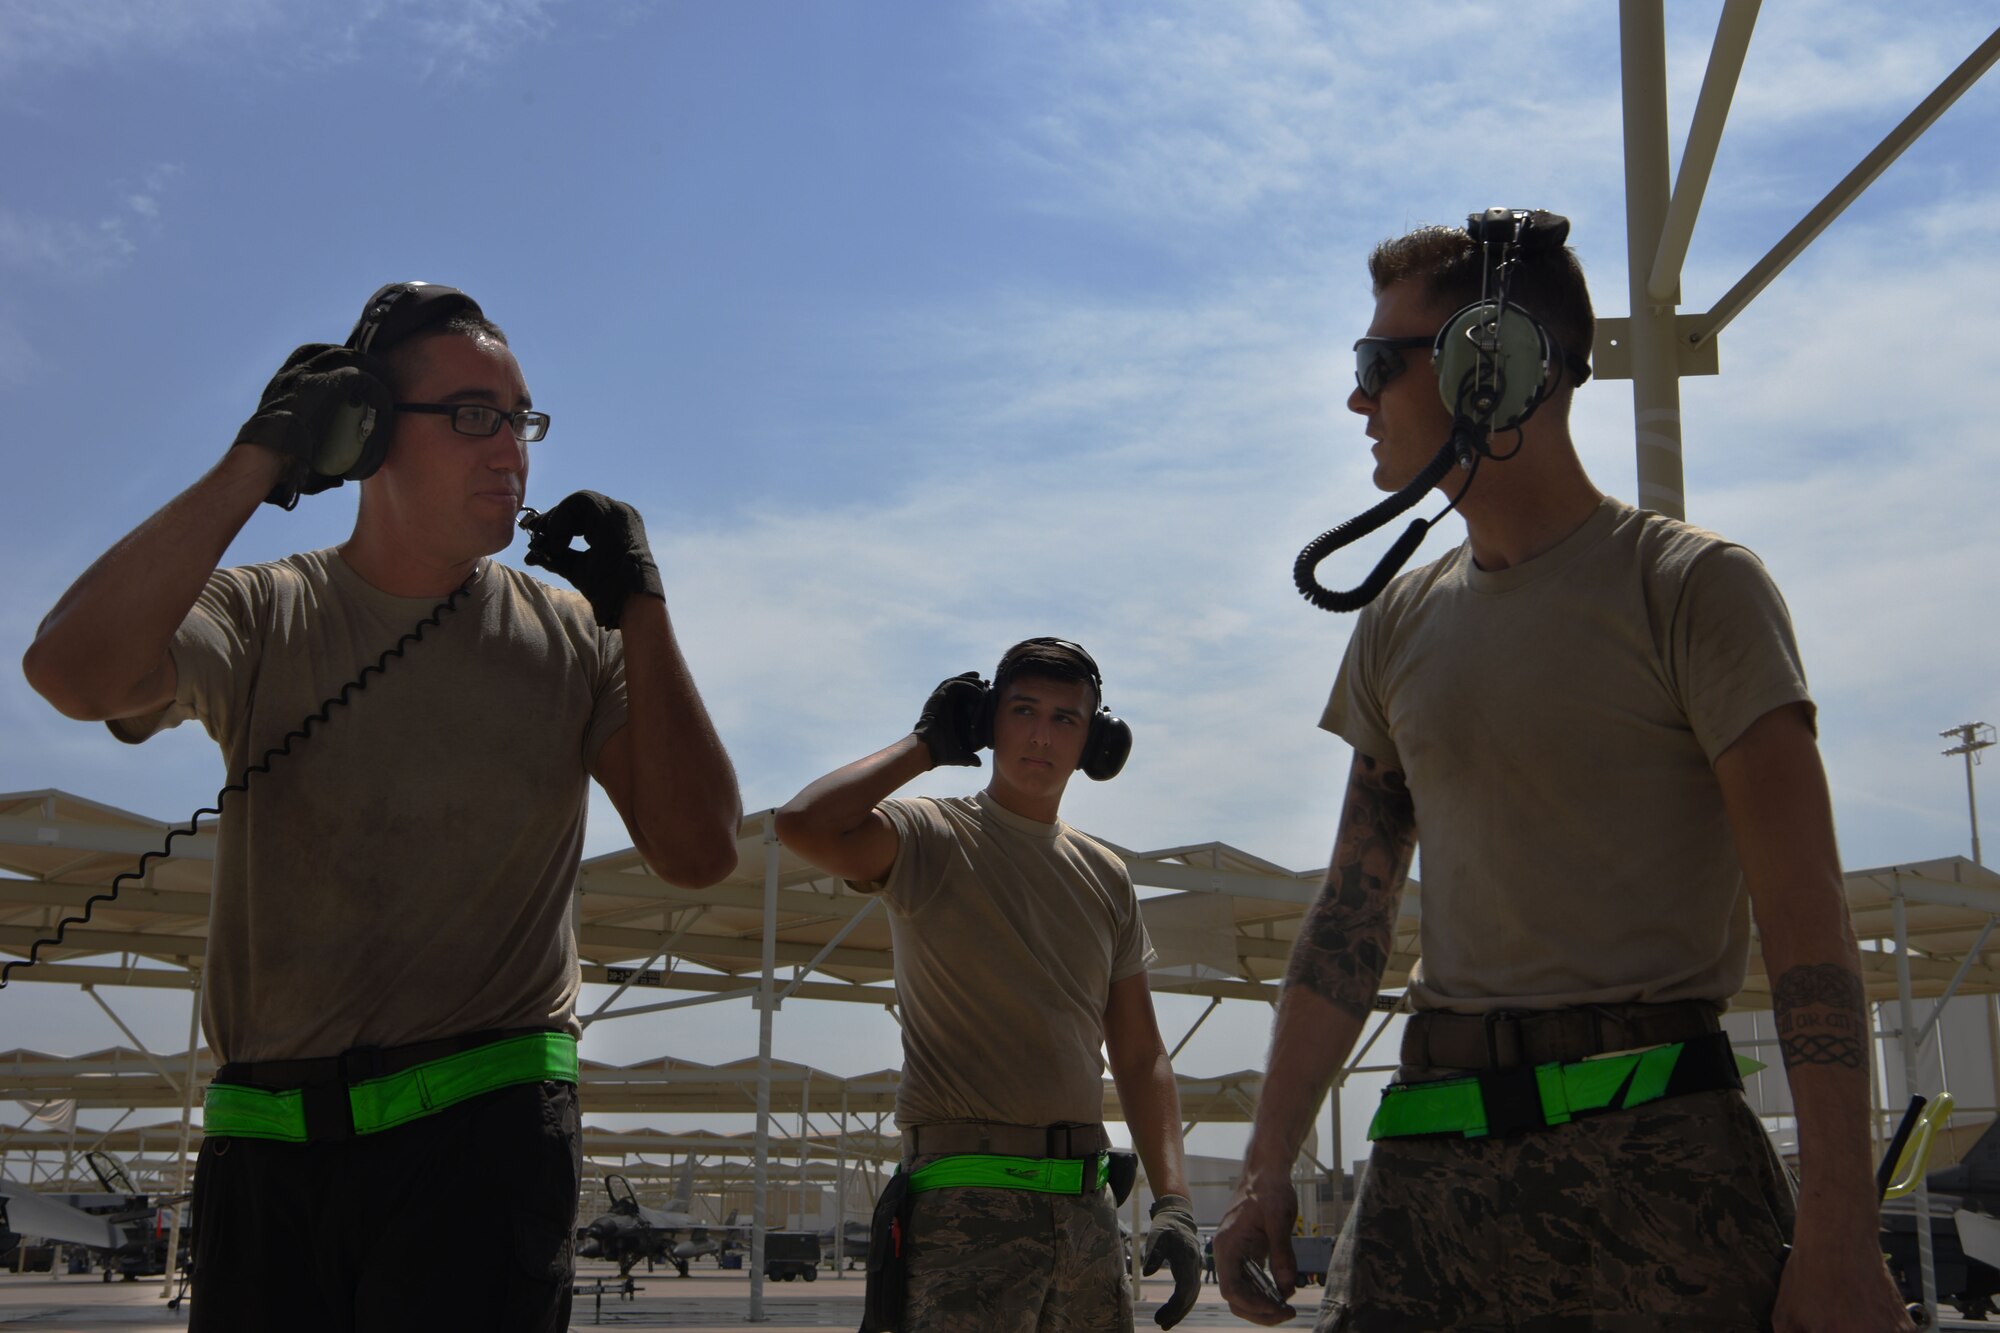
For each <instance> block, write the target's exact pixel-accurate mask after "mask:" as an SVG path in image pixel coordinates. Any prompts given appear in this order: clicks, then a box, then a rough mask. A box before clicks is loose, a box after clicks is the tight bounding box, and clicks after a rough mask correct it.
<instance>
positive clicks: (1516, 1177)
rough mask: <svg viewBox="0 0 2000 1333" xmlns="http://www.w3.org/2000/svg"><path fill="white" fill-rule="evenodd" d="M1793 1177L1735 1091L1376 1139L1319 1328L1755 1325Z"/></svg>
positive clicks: (1771, 1280)
mask: <svg viewBox="0 0 2000 1333" xmlns="http://www.w3.org/2000/svg"><path fill="white" fill-rule="evenodd" d="M1791 1234H1792V1187H1791V1181H1790V1179H1789V1178H1788V1177H1787V1176H1786V1175H1785V1171H1784V1167H1783V1166H1782V1165H1781V1164H1780V1163H1779V1161H1778V1159H1777V1156H1776V1154H1775V1153H1773V1152H1772V1150H1771V1144H1770V1140H1769V1139H1768V1138H1767V1137H1766V1135H1765V1133H1764V1129H1763V1126H1762V1125H1760V1124H1759V1123H1758V1121H1757V1117H1756V1116H1755V1115H1754V1114H1753V1113H1752V1112H1751V1110H1750V1108H1749V1107H1748V1106H1747V1105H1746V1104H1745V1103H1744V1101H1743V1098H1742V1095H1741V1094H1740V1093H1737V1092H1735V1091H1716V1092H1698V1093H1691V1094H1689V1095H1687V1096H1684V1097H1675V1098H1670V1099H1668V1100H1666V1101H1660V1102H1651V1103H1648V1104H1646V1105H1644V1106H1639V1107H1634V1108H1633V1109H1631V1110H1629V1111H1618V1112H1613V1113H1611V1114H1608V1115H1601V1116H1592V1117H1588V1118H1585V1119H1582V1120H1577V1121H1573V1122H1571V1123H1570V1124H1567V1125H1561V1126H1557V1127H1555V1128H1552V1129H1542V1130H1536V1131H1532V1132H1530V1133H1527V1134H1522V1135H1518V1136H1516V1137H1513V1138H1506V1139H1465V1138H1453V1137H1447V1136H1428V1137H1422V1138H1403V1139H1384V1140H1382V1141H1380V1142H1378V1143H1377V1144H1376V1145H1375V1151H1374V1154H1373V1156H1371V1157H1370V1158H1369V1162H1368V1171H1367V1174H1366V1176H1365V1178H1364V1180H1363V1183H1362V1186H1361V1191H1360V1195H1359V1197H1358V1198H1357V1199H1356V1200H1355V1204H1354V1209H1353V1211H1352V1212H1350V1213H1349V1214H1348V1217H1347V1223H1346V1225H1345V1227H1343V1228H1342V1230H1341V1233H1340V1239H1339V1241H1338V1242H1337V1243H1336V1244H1335V1245H1334V1250H1333V1259H1332V1262H1331V1263H1330V1265H1329V1269H1328V1272H1327V1278H1326V1299H1325V1301H1324V1302H1323V1303H1322V1305H1321V1307H1320V1315H1319V1322H1318V1324H1317V1325H1316V1328H1317V1330H1318V1331H1319V1333H1436V1330H1439V1329H1455V1330H1461V1331H1463V1333H1501V1330H1506V1331H1507V1333H1585V1331H1586V1330H1588V1331H1589V1333H1641V1330H1643V1331H1644V1333H1653V1331H1654V1330H1662V1329H1689V1330H1694V1329H1699V1330H1702V1331H1703V1333H1739V1330H1740V1331H1741V1333H1754V1331H1755V1330H1763V1329H1768V1328H1769V1327H1770V1318H1771V1307H1772V1306H1773V1304H1775V1303H1776V1301H1777V1297H1778V1276H1779V1271H1780V1269H1781V1267H1782V1264H1783V1258H1782V1255H1783V1247H1784V1245H1785V1244H1786V1242H1787V1241H1789V1240H1790V1238H1791Z"/></svg>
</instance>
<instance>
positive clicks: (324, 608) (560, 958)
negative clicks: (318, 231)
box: [24, 283, 740, 1330]
mask: <svg viewBox="0 0 2000 1333" xmlns="http://www.w3.org/2000/svg"><path fill="white" fill-rule="evenodd" d="M548 426H549V418H548V416H547V415H546V414H545V413H543V412H541V411H539V410H537V409H536V408H535V407H534V405H533V403H532V401H531V399H530V397H529V394H528V388H527V383H526V380H525V378H524V377H523V375H522V373H521V368H520V365H519V363H518V362H517V361H516V360H515V358H514V354H513V352H512V351H511V350H510V349H509V348H508V346H507V340H506V338H505V336H504V335H503V334H502V333H501V331H500V329H499V328H498V327H497V326H496V325H494V324H493V323H492V322H491V321H490V320H488V319H487V318H486V317H485V315H484V313H483V312H482V311H481V310H480V308H479V307H478V305H477V304H475V303H474V302H473V301H472V299H471V298H470V297H468V296H466V295H465V294H464V293H462V292H457V291H454V290H453V289H451V288H446V287H436V286H430V285H426V284H416V283H399V284H393V285H392V286H390V287H385V288H383V289H382V290H381V291H380V292H378V293H376V295H375V296H374V297H373V298H371V300H370V302H369V304H368V306H367V307H366V308H365V309H364V312H363V315H362V318H361V321H360V322H359V323H358V324H357V325H356V327H355V331H354V333H353V335H351V336H350V338H349V340H348V343H347V344H346V345H345V346H330V345H326V344H309V345H307V346H305V347H302V348H300V349H299V350H298V351H297V352H295V353H293V355H292V356H291V357H290V358H289V359H288V360H287V361H286V362H285V364H284V366H283V367H281V368H280V370H279V372H278V374H277V375H276V376H275V377H274V378H273V379H272V381H271V383H270V385H269V386H268V387H267V388H266V389H265V391H264V396H263V400H262V402H261V403H260V404H259V407H258V409H257V411H256V413H255V414H253V415H252V416H251V418H250V420H249V421H248V422H246V423H245V425H244V426H243V428H242V429H241V430H240V431H239V432H238V434H237V436H236V440H235V443H234V445H233V446H232V447H231V448H230V449H228V450H227V451H226V453H225V454H224V456H223V458H222V460H221V461H220V462H219V463H217V464H216V465H215V466H214V467H213V468H211V469H210V470H209V472H208V473H207V474H206V475H205V476H203V477H202V478H201V479H200V480H199V481H197V482H196V483H195V484H194V485H193V486H192V487H190V488H189V489H188V490H187V491H185V492H183V493H182V494H181V495H180V496H179V497H177V498H176V499H174V500H173V501H171V502H169V503H168V504H167V505H166V506H165V507H164V508H163V509H161V510H160V511H159V512H158V513H156V514H154V515H153V516H152V517H151V518H149V519H147V520H146V521H145V522H144V523H142V524H141V525H140V526H139V527H138V528H137V529H136V530H135V531H133V532H132V533H131V534H130V535H129V536H127V537H126V538H124V539H123V540H122V541H120V542H119V543H118V544H117V545H115V546H113V547H112V548H111V549H110V550H109V551H108V552H107V553H106V554H105V555H104V556H103V557H101V558H100V559H99V560H98V561H97V562H96V563H95V564H93V565H92V566H91V567H90V569H89V570H87V571H86V572H85V573H84V574H83V576H82V577H81V578H80V579H78V580H77V582H76V583H75V585H73V586H72V587H71V588H70V590H69V591H68V592H67V593H66V594H65V595H64V597H63V598H62V600H61V601H60V602H59V603H58V604H57V606H56V608H55V609H54V610H53V611H52V612H51V613H50V614H49V616H48V618H47V619H46V620H45V621H44V622H43V624H42V626H41V629H40V631H39V633H38V635H37V637H36V641H35V643H34V645H33V646H32V647H31V648H30V649H29V652H28V655H27V660H26V662H25V664H24V665H25V668H26V671H27V674H28V677H29V679H30V681H31V683H32V684H33V685H34V686H35V688H36V689H37V690H39V691H40V692H41V693H42V694H43V695H44V696H45V697H47V698H48V699H49V700H50V702H51V703H53V704H54V705H55V706H56V707H57V708H58V709H60V710H61V711H62V712H64V713H66V714H68V715H69V716H71V717H75V718H80V719H86V720H103V721H107V722H108V723H109V724H110V727H111V730H112V731H113V733H114V734H115V735H117V736H118V737H119V738H120V739H122V740H126V741H132V742H138V741H143V740H145V739H146V738H148V737H150V736H152V735H153V734H155V733H157V732H158V731H160V730H163V729H165V728H168V727H172V726H175V725H178V724H179V723H180V722H182V721H184V720H186V719H188V718H190V717H192V718H197V719H199V720H200V721H201V723H202V725H203V726H204V727H205V728H206V729H207V730H208V731H209V733H210V734H211V735H212V736H213V737H214V738H215V739H216V740H217V741H218V743H220V745H221V746H222V748H223V750H224V753H225V755H226V757H227V760H228V767H229V771H230V773H231V775H232V784H233V785H232V788H231V789H230V790H229V792H228V794H227V795H225V796H224V797H223V798H222V800H221V801H220V805H221V807H222V816H221V819H220V822H219V825H218V827H217V846H216V856H215V871H214V888H213V894H212V897H211V907H210V914H209V927H208V938H207V948H206V961H205V966H204V968H203V971H202V989H201V996H202V1004H203V1029H204V1032H205V1034H206V1036H207V1040H208V1045H209V1048H210V1050H212V1051H213V1052H214V1054H215V1058H216V1060H217V1062H218V1064H219V1066H220V1067H219V1068H218V1070H217V1072H216V1075H215V1079H214V1082H213V1083H212V1084H211V1086H210V1087H209V1089H208V1091H207V1095H206V1099H205V1109H204V1125H203V1128H204V1135H205V1140H204V1143H203V1145H202V1152H201V1161H200V1165H199V1168H198V1170H197V1173H196V1177H195V1196H194V1203H193V1210H194V1218H193V1249H192V1253H193V1264H194V1275H195V1286H194V1299H193V1305H192V1310H193V1316H192V1327H193V1328H195V1329H197V1330H200V1329H209V1330H234V1329H275V1328H285V1329H301V1330H321V1329H326V1330H332V1329H373V1328H392V1327H395V1328H400V1327H411V1326H416V1325H433V1324H434V1325H437V1326H446V1325H449V1326H452V1327H478V1328H482V1329H485V1328H492V1329H520V1330H556V1329H562V1328H566V1327H567V1326H568V1312H569V1308H570V1279H571V1275H572V1273H573V1270H574V1259H573V1255H572V1248H571V1237H572V1234H573V1231H572V1228H573V1224H574V1212H575V1206H576V1199H577V1189H578V1184H579V1177H580V1167H581V1132H580V1121H579V1118H578V1109H577V1101H576V1087H575V1084H576V1077H577V1058H576V1037H577V1036H578V1034H579V1031H580V1029H579V1027H578V1024H577V1021H576V1014H575V1005H576V993H577V986H578V968H577V954H576V938H575V932H574V929H573V926H572V924H571V903H572V897H573V894H574V891H575V887H576V872H577V864H578V860H579V856H580V852H581V848H582V838H583V826H584V806H585V798H586V795H587V790H588V783H589V780H590V779H592V778H594V779H596V781H597V782H599V783H600V784H601V785H602V786H603V787H604V789H605V790H606V792H607V793H609V795H610V797H611V799H612V803H613V804H614V805H615V806H616V807H617V809H618V812H619V814H620V815H621V816H622V817H623V819H624V821H625V825H626V828H627V830H628V831H629V832H630V834H631V837H632V841H633V843H634V844H635V845H636V846H637V848H638V849H639V851H640V852H641V854H642V855H643V856H644V857H645V858H646V861H647V863H648V864H649V865H650V866H651V868H652V869H653V870H654V872H655V873H656V874H658V875H659V876H660V877H661V878H663V879H665V880H667V881H669V882H670V883H673V884H676V885H680V886H683V887H690V888H700V887H705V886H707V885H710V884H713V883H715V882H716V881H718V880H720V879H721V878H723V877H724V876H725V875H727V874H728V873H729V871H730V870H731V869H732V868H733V867H734V865H735V859H736V852H735V835H736V828H737V823H738V820H739V817H740V802H739V798H738V795H737V787H736V781H735V775H734V773H733V772H732V770H731V767H730V764H729V759H728V756H727V755H726V754H725V753H724V751H723V749H722V746H721V744H720V742H719V740H718V739H717V737H716V735H715V731H714V728H713V727H712V726H711V725H710V722H709V719H708V716H707V714H706V712H705V710H704V708H703V706H702V702H701V699H700V696H699V694H698V693H697V692H696V690H695V687H694V683H693V681H692V679H691V678H690V676H689V674H688V670H687V666H686V663H685V662H684V661H683V659H682V657H681V654H680V650H679V647H678V646H677V644H676V641H675V638H674V633H673V629H672V626H671V623H670V621H669V618H668V614H667V604H666V600H665V593H664V590H663V583H662V580H661V577H660V573H659V570H658V569H657V568H656V566H655V565H654V562H653V560H652V556H651V553H650V551H649V549H648V547H647V543H646V539H645V529H644V526H643V524H642V523H641V522H640V519H639V515H638V514H637V512H636V511H634V510H633V509H632V508H631V507H630V506H628V505H624V504H621V503H619V502H617V501H615V500H611V499H609V498H607V497H605V496H602V495H598V494H596V493H594V492H588V491H585V492H579V493H578V494H576V495H573V496H571V497H570V498H569V499H567V500H564V501H563V502H562V503H560V504H558V505H556V506H554V507H553V508H552V509H551V510H550V512H549V513H548V514H547V515H545V516H542V520H541V521H540V522H539V523H538V524H537V526H536V528H535V536H534V538H533V541H532V543H531V546H530V554H529V561H530V563H540V564H543V565H546V566H547V567H549V568H551V569H553V570H555V571H557V572H558V573H560V574H562V575H563V577H565V578H566V579H568V580H570V581H571V582H572V583H574V584H575V585H576V589H577V591H571V590H569V589H568V588H557V587H551V586H549V585H547V584H544V583H542V582H540V581H539V580H537V579H535V578H532V577H530V576H529V575H527V574H525V573H522V572H520V571H518V570H514V569H510V568H507V567H506V566H504V565H501V564H499V563H498V562H496V561H494V560H492V559H491V558H490V557H491V556H492V555H494V554H495V553H496V552H498V551H500V550H502V549H504V548H505V547H506V546H507V545H508V544H509V542H510V541H511V540H512V538H513V536H514V533H515V518H516V515H517V514H518V513H519V512H521V510H522V507H523V502H524V498H525V496H526V490H527V479H528V471H529V446H530V444H532V443H533V442H535V441H539V440H540V439H542V437H543V436H544V434H545V433H546V432H547V430H548ZM347 480H353V481H356V482H358V483H359V487H360V503H359V508H358V510H357V512H356V516H355V522H354V530H353V532H352V534H351V535H350V536H349V537H348V539H347V540H346V541H345V542H344V543H342V544H341V545H340V546H338V547H335V548H332V549H328V550H320V551H310V552H304V553H301V554H297V555H292V556H287V557H285V558H284V559H281V560H276V561H272V562H270V563H266V564H258V565H250V566H246V567H239V568H217V565H218V564H219V562H220V560H221V557H222V555H223V553H224V551H225V549H226V548H227V547H228V545H229V544H230V542H231V541H232V540H233V539H234V538H235V536H236V534H237V533H238V531H239V530H240V529H241V528H242V527H243V525H244V524H245V522H246V521H247V520H248V519H249V517H250V516H251V514H252V513H254V512H255V511H256V509H257V507H258V505H259V503H260V502H269V503H272V504H275V505H278V506H280V507H281V508H285V509H290V508H291V507H292V506H293V505H295V504H296V503H298V500H299V497H300V496H302V495H314V494H317V493H319V492H322V491H325V490H328V489H332V488H333V487H337V486H340V485H341V484H343V482H344V481H347ZM576 537H581V538H583V539H584V540H585V541H586V542H587V543H588V547H587V549H583V550H572V549H570V541H571V539H573V538H576ZM579 594H581V595H579ZM329 700H335V701H337V702H328V701H329ZM439 1274H448V1275H450V1279H449V1280H448V1281H440V1280H439V1279H438V1275H439Z"/></svg>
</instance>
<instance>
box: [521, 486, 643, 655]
mask: <svg viewBox="0 0 2000 1333" xmlns="http://www.w3.org/2000/svg"><path fill="white" fill-rule="evenodd" d="M527 528H528V532H529V533H530V536H529V537H528V555H527V561H528V563H529V564H531V565H540V566H541V567H542V568H543V569H550V570H554V571H555V572H556V573H558V574H560V575H562V576H563V577H564V578H566V579H568V580H569V581H570V582H571V583H573V584H575V585H576V590H577V591H578V592H580V593H582V594H583V595H584V596H585V597H587V598H589V599H590V609H591V611H592V613H593V614H595V615H596V616H597V623H598V624H600V625H602V626H603V627H604V628H606V629H617V628H618V617H619V614H620V613H621V612H623V611H624V609H625V599H626V598H628V597H630V596H631V595H632V594H633V593H636V592H643V593H646V594H648V595H650V596H653V597H657V598H659V599H660V600H661V601H665V600H666V598H667V593H666V589H665V588H663V587H661V586H660V567H659V566H658V565H655V564H654V563H653V552H652V549H651V548H650V547H648V546H647V545H646V524H645V522H644V520H642V519H641V518H640V517H639V511H638V510H636V509H634V508H633V507H632V506H631V505H628V504H625V503H624V502H622V501H619V500H614V499H612V498H611V497H610V496H607V495H599V494H598V493H597V492H596V491H578V492H577V493H576V494H575V495H572V496H570V497H569V498H568V499H567V500H564V501H563V502H562V503H561V504H558V505H557V506H556V507H555V508H554V509H551V510H549V512H548V513H546V514H543V515H541V516H540V517H539V518H535V519H532V520H530V521H529V523H528V524H527ZM572 537H581V538H583V540H584V541H585V542H586V543H588V544H589V549H588V550H582V551H578V550H573V549H571V547H570V544H569V542H570V538H572Z"/></svg>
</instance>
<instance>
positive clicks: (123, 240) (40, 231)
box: [0, 162, 180, 279]
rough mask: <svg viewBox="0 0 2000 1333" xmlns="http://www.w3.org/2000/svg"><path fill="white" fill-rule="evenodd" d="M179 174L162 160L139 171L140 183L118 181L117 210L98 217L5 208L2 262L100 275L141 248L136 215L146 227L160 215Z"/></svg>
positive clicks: (70, 274)
mask: <svg viewBox="0 0 2000 1333" xmlns="http://www.w3.org/2000/svg"><path fill="white" fill-rule="evenodd" d="M179 174H180V167H179V166H177V165H176V164H174V163H171V162H161V163H156V164H155V165H153V166H151V167H148V168H146V170H144V171H143V172H141V173H140V176H139V181H138V183H137V184H138V188H137V189H136V190H135V189H133V187H132V183H131V182H119V183H116V184H114V186H113V188H114V189H115V190H118V191H120V192H121V193H120V194H119V196H118V204H117V207H116V209H115V210H114V211H112V212H110V213H107V214H105V215H104V216H101V217H98V218H96V219H94V220H90V221H83V220H78V219H74V218H52V217H43V216H38V215H35V214H32V213H21V212H16V211H15V210H13V209H9V208H4V207H0V266H4V267H8V268H17V269H24V270H27V271H29V272H34V273H41V274H44V275H48V276H56V277H63V278H72V279H78V278H80V279H91V278H99V277H102V276H104V275H105V274H107V273H110V272H111V271H113V270H114V269H117V268H119V267H121V266H123V265H124V264H125V262H126V261H127V260H129V259H131V258H132V256H133V255H135V254H137V253H138V249H139V247H138V243H137V242H136V241H135V240H134V239H133V235H132V227H133V220H134V219H137V220H138V224H139V225H141V226H143V227H152V226H154V225H157V224H158V222H159V220H160V196H161V195H162V194H163V193H164V192H165V191H166V189H167V187H168V185H169V184H170V183H171V182H172V181H173V179H174V178H175V177H176V176H178V175H179Z"/></svg>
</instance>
